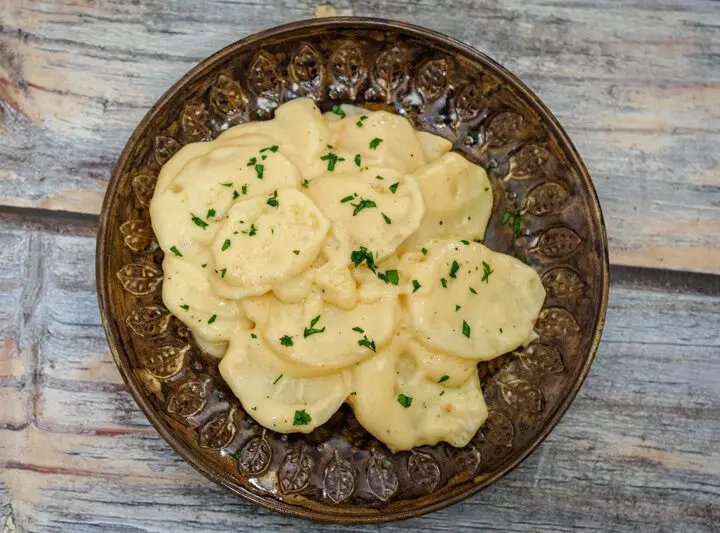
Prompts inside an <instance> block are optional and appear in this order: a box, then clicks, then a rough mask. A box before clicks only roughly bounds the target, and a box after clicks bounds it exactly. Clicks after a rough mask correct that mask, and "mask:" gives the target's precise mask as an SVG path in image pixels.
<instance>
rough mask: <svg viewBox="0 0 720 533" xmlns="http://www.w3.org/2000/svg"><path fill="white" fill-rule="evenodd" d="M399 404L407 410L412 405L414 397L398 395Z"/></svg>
mask: <svg viewBox="0 0 720 533" xmlns="http://www.w3.org/2000/svg"><path fill="white" fill-rule="evenodd" d="M397 400H398V403H399V404H400V405H402V406H403V407H404V408H405V409H407V408H408V407H410V406H411V405H412V400H413V399H412V396H405V395H404V394H398V397H397Z"/></svg>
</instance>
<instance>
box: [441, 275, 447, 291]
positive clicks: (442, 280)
mask: <svg viewBox="0 0 720 533" xmlns="http://www.w3.org/2000/svg"><path fill="white" fill-rule="evenodd" d="M440 284H441V285H442V286H443V288H444V289H447V280H446V279H445V278H440Z"/></svg>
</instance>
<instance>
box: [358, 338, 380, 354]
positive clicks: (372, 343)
mask: <svg viewBox="0 0 720 533" xmlns="http://www.w3.org/2000/svg"><path fill="white" fill-rule="evenodd" d="M358 344H359V345H360V346H365V347H366V348H369V349H371V350H372V351H373V352H374V351H376V350H375V341H374V340H371V339H368V337H367V335H364V336H363V338H362V339H360V340H359V341H358Z"/></svg>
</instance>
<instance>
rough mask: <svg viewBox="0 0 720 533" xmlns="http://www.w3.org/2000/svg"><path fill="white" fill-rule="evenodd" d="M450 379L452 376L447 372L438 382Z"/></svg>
mask: <svg viewBox="0 0 720 533" xmlns="http://www.w3.org/2000/svg"><path fill="white" fill-rule="evenodd" d="M448 379H450V376H448V375H447V374H445V375H444V376H443V377H441V378H440V379H438V383H444V382H446V381H447V380H448Z"/></svg>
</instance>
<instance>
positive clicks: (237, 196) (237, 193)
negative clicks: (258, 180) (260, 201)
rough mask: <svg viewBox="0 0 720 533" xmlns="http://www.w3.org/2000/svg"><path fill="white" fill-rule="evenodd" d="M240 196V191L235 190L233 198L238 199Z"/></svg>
mask: <svg viewBox="0 0 720 533" xmlns="http://www.w3.org/2000/svg"><path fill="white" fill-rule="evenodd" d="M238 198H240V193H239V192H237V191H233V200H237V199H238Z"/></svg>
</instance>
